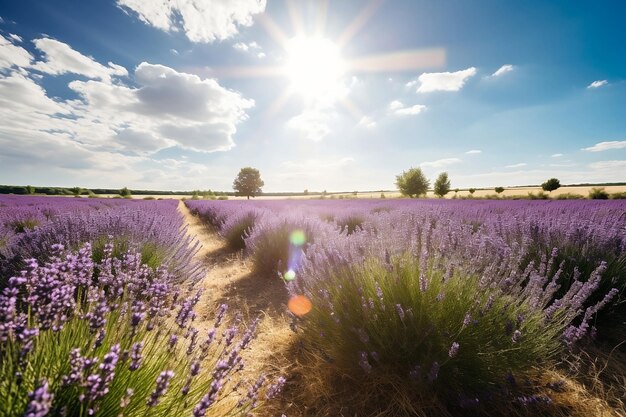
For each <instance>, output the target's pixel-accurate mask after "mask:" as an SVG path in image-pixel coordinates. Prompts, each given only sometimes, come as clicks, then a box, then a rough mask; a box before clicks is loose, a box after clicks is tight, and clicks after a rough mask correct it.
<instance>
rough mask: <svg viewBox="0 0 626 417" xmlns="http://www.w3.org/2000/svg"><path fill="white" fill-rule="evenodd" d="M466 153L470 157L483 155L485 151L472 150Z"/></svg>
mask: <svg viewBox="0 0 626 417" xmlns="http://www.w3.org/2000/svg"><path fill="white" fill-rule="evenodd" d="M465 153H466V154H468V155H475V154H479V153H483V151H481V150H480V149H471V150H469V151H467V152H465Z"/></svg>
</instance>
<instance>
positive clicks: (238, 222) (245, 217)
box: [220, 210, 261, 250]
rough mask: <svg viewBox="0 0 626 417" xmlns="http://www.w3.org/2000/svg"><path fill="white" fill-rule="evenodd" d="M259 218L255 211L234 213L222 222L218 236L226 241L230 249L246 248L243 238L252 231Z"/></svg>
mask: <svg viewBox="0 0 626 417" xmlns="http://www.w3.org/2000/svg"><path fill="white" fill-rule="evenodd" d="M260 216H261V214H260V212H258V211H255V210H251V211H240V212H236V213H234V214H233V215H231V216H230V217H229V218H228V219H227V220H226V221H225V222H224V224H223V225H222V227H221V229H220V235H222V237H224V238H225V239H226V242H227V243H228V246H229V247H230V248H231V249H235V250H239V249H243V248H245V247H246V243H245V238H246V237H248V236H249V235H250V233H251V232H252V230H254V225H255V224H256V222H257V220H258V219H259V217H260Z"/></svg>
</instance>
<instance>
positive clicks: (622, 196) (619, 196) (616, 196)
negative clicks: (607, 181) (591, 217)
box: [611, 191, 626, 200]
mask: <svg viewBox="0 0 626 417" xmlns="http://www.w3.org/2000/svg"><path fill="white" fill-rule="evenodd" d="M623 199H626V191H623V192H621V193H613V194H611V200H623Z"/></svg>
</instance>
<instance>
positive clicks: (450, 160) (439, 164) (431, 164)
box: [420, 158, 461, 168]
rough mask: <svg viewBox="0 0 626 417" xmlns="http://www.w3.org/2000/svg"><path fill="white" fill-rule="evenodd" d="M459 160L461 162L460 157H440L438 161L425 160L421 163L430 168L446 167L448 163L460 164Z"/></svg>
mask: <svg viewBox="0 0 626 417" xmlns="http://www.w3.org/2000/svg"><path fill="white" fill-rule="evenodd" d="M459 162H461V160H460V159H459V158H443V159H438V160H436V161H429V162H423V163H421V164H420V166H422V167H425V168H428V167H432V168H441V167H445V166H448V165H453V164H458V163H459Z"/></svg>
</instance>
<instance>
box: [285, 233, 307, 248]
mask: <svg viewBox="0 0 626 417" xmlns="http://www.w3.org/2000/svg"><path fill="white" fill-rule="evenodd" d="M289 242H291V244H292V245H294V246H302V245H304V244H305V243H306V235H305V234H304V231H302V230H294V231H293V232H291V235H289Z"/></svg>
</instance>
